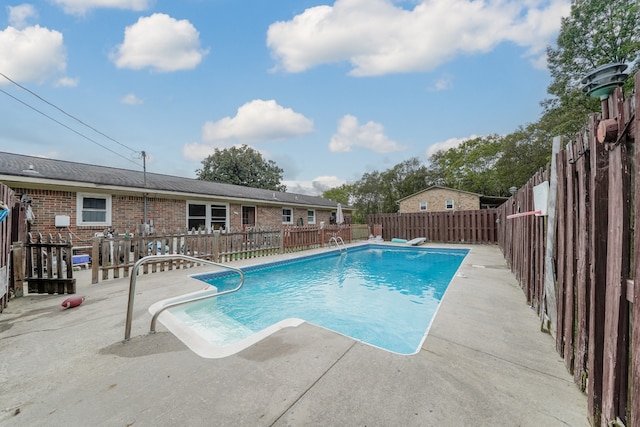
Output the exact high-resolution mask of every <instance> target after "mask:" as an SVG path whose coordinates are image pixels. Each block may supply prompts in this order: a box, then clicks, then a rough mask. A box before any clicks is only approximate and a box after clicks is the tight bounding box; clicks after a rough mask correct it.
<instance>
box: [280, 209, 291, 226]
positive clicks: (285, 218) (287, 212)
mask: <svg viewBox="0 0 640 427" xmlns="http://www.w3.org/2000/svg"><path fill="white" fill-rule="evenodd" d="M282 223H283V224H293V209H291V208H282Z"/></svg>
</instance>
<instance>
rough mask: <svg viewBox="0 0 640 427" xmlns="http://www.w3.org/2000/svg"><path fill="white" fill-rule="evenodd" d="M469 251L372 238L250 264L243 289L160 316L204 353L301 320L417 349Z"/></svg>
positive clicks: (399, 349) (219, 276)
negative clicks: (345, 248) (351, 245)
mask: <svg viewBox="0 0 640 427" xmlns="http://www.w3.org/2000/svg"><path fill="white" fill-rule="evenodd" d="M468 252H469V251H468V249H434V248H414V247H404V246H394V245H380V244H369V245H363V246H360V247H355V248H349V250H348V252H346V253H342V254H341V253H340V252H339V251H331V252H327V253H324V254H321V255H314V256H304V257H300V258H297V259H293V260H287V261H280V262H276V263H270V264H263V265H257V266H250V267H246V268H243V271H244V272H245V284H244V286H243V287H242V288H241V289H240V291H238V292H235V293H232V294H227V295H224V296H221V297H218V298H213V299H208V300H203V301H199V302H195V303H192V304H187V305H183V306H179V307H175V308H172V309H169V310H168V311H169V313H170V316H171V317H172V318H173V319H171V321H165V320H166V318H164V319H163V316H165V314H163V315H161V317H160V321H161V322H162V323H163V324H165V326H167V327H168V328H169V329H170V330H171V331H172V332H174V333H176V335H178V337H180V338H181V339H182V340H183V341H184V342H185V343H186V344H187V345H188V346H189V347H191V348H192V349H193V350H194V351H195V352H196V353H198V354H200V355H201V356H203V357H224V356H226V355H229V354H233V353H235V352H237V351H239V350H241V349H243V348H246V347H248V346H249V345H251V344H253V343H255V342H257V341H259V340H260V339H262V338H264V337H265V336H267V335H269V334H271V333H273V332H275V331H276V330H278V329H281V328H283V327H287V326H297V325H299V324H300V323H302V322H303V321H306V322H309V323H313V324H315V325H318V326H321V327H324V328H326V329H330V330H332V331H335V332H337V333H340V334H343V335H346V336H349V337H351V338H354V339H356V340H359V341H362V342H364V343H366V344H369V345H372V346H375V347H379V348H382V349H385V350H388V351H391V352H394V353H399V354H414V353H416V352H417V351H418V350H419V349H420V346H421V345H422V342H423V341H424V338H425V337H426V333H427V331H428V329H429V326H430V325H431V322H432V320H433V317H434V315H435V313H436V311H437V309H438V306H439V303H440V300H441V299H442V297H443V295H444V293H445V291H446V289H447V287H448V285H449V283H450V282H451V279H452V278H453V277H454V275H455V273H456V271H457V270H458V268H459V267H460V264H461V263H462V261H463V259H464V257H465V256H466V255H467V253H468ZM193 277H194V278H197V279H199V280H202V281H204V282H206V283H208V284H209V285H211V286H215V287H216V288H218V290H219V291H224V290H226V289H231V288H234V287H236V286H237V284H238V276H237V274H228V273H224V272H223V273H212V274H205V275H197V276H193ZM152 309H153V307H152ZM205 353H206V354H205Z"/></svg>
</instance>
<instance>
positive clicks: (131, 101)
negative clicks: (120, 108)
mask: <svg viewBox="0 0 640 427" xmlns="http://www.w3.org/2000/svg"><path fill="white" fill-rule="evenodd" d="M120 102H122V103H123V104H128V105H140V104H144V101H142V99H140V98H138V97H137V96H136V95H135V94H133V93H128V94H126V95H125V96H123V97H122V98H121V99H120Z"/></svg>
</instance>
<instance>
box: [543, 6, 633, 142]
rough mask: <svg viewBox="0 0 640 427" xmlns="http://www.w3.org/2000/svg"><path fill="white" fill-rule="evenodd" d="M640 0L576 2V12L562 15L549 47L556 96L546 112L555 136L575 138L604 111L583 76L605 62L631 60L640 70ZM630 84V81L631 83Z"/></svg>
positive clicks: (548, 102)
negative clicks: (588, 92)
mask: <svg viewBox="0 0 640 427" xmlns="http://www.w3.org/2000/svg"><path fill="white" fill-rule="evenodd" d="M638 28H640V0H606V1H604V0H574V1H573V3H572V5H571V14H570V16H568V17H565V18H562V22H561V27H560V32H559V34H558V39H557V43H556V44H557V46H556V47H555V48H554V47H549V48H547V62H548V66H549V71H550V72H551V84H550V85H549V88H548V89H547V92H548V93H549V94H550V95H551V96H552V97H551V98H549V99H547V100H546V101H544V102H543V107H544V113H545V115H552V116H554V120H547V124H551V123H553V124H554V126H553V127H552V128H551V129H550V131H551V133H552V134H554V135H565V136H568V137H572V136H573V135H574V134H575V133H576V132H578V131H580V128H581V127H582V126H584V124H585V123H586V121H587V118H588V116H589V114H591V113H592V112H595V111H599V108H600V107H599V103H598V100H597V99H592V98H589V97H587V96H586V95H585V94H584V93H583V92H582V90H581V80H582V78H583V77H584V76H585V75H587V74H588V73H589V72H590V71H593V70H594V69H596V68H597V67H598V66H600V65H604V64H607V63H611V62H622V63H629V64H630V65H632V66H633V68H632V69H631V70H630V71H631V72H632V73H633V72H635V71H637V70H638V66H639V65H640V64H638V55H639V53H640V32H639V31H638ZM628 84H631V81H628Z"/></svg>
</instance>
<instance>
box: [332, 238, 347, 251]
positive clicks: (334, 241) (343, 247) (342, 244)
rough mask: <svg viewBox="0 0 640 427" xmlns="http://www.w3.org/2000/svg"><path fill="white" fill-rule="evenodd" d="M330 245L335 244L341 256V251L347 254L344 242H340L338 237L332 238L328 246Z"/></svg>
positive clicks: (340, 239)
mask: <svg viewBox="0 0 640 427" xmlns="http://www.w3.org/2000/svg"><path fill="white" fill-rule="evenodd" d="M331 243H335V244H336V246H337V247H338V249H340V253H341V254H342V251H344V253H347V245H345V244H344V240H342V237H340V236H332V237H331V238H330V239H329V243H328V245H329V246H331Z"/></svg>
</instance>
